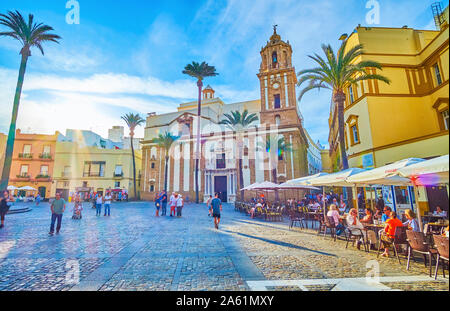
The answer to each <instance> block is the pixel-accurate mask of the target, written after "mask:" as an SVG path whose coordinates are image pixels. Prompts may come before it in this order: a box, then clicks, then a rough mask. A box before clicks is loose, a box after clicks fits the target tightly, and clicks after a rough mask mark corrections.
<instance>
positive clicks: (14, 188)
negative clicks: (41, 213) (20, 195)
mask: <svg viewBox="0 0 450 311" xmlns="http://www.w3.org/2000/svg"><path fill="white" fill-rule="evenodd" d="M18 189H19V188H17V187H14V186H8V188H6V190H8V191H13V190H18Z"/></svg>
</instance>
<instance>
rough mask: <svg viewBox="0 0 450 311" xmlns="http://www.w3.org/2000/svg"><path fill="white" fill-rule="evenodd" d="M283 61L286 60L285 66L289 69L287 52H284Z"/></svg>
mask: <svg viewBox="0 0 450 311" xmlns="http://www.w3.org/2000/svg"><path fill="white" fill-rule="evenodd" d="M283 60H284V66H285V67H288V65H289V60H288V56H287V53H286V51H283Z"/></svg>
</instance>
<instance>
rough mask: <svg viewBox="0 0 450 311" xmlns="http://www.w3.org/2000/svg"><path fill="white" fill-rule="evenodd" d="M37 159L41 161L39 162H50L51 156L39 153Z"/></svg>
mask: <svg viewBox="0 0 450 311" xmlns="http://www.w3.org/2000/svg"><path fill="white" fill-rule="evenodd" d="M39 159H41V160H51V159H52V155H51V154H50V153H41V154H40V155H39Z"/></svg>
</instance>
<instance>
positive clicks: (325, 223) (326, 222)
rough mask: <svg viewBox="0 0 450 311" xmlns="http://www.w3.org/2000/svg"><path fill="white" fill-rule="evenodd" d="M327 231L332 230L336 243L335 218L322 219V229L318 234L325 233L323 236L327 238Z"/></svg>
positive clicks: (331, 233)
mask: <svg viewBox="0 0 450 311" xmlns="http://www.w3.org/2000/svg"><path fill="white" fill-rule="evenodd" d="M327 229H329V230H330V235H331V237H332V238H333V239H334V241H336V225H335V223H334V219H333V217H330V216H323V217H322V218H321V219H320V227H319V232H318V234H320V233H323V236H326V234H327Z"/></svg>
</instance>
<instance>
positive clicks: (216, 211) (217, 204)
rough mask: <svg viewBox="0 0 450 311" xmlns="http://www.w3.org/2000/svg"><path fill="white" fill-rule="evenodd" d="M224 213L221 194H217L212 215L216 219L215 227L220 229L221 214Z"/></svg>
mask: <svg viewBox="0 0 450 311" xmlns="http://www.w3.org/2000/svg"><path fill="white" fill-rule="evenodd" d="M221 211H222V201H221V200H220V199H219V194H218V193H216V195H215V196H214V199H213V200H212V201H211V214H212V216H213V217H214V226H215V227H216V229H219V223H220V212H221Z"/></svg>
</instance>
